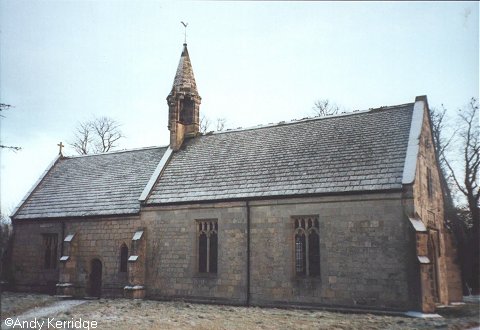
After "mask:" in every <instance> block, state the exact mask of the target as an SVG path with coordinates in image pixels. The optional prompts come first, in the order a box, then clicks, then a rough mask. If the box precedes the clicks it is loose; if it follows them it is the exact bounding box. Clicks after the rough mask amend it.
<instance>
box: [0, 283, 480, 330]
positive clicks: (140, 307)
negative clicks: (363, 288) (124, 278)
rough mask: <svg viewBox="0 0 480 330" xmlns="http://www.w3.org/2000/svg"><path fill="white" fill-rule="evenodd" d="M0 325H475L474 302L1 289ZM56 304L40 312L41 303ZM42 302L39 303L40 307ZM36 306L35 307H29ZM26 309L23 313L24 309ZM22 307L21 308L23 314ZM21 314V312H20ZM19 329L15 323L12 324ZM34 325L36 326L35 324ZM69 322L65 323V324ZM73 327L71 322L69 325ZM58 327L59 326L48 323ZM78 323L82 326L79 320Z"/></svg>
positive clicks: (270, 327) (233, 327)
mask: <svg viewBox="0 0 480 330" xmlns="http://www.w3.org/2000/svg"><path fill="white" fill-rule="evenodd" d="M1 303H2V306H1V307H2V329H3V328H4V327H5V321H6V319H7V318H9V317H10V318H12V319H13V320H15V319H16V318H17V317H18V319H19V320H20V321H24V319H23V316H24V317H25V318H28V319H30V320H31V319H33V318H35V317H37V321H38V322H41V321H45V325H44V327H42V329H47V322H48V319H50V320H52V319H54V320H53V321H52V323H51V324H54V322H55V321H72V320H73V321H75V320H79V319H80V318H81V319H82V321H88V322H90V323H89V325H90V329H93V326H92V325H93V323H92V322H93V321H96V322H97V327H96V328H97V329H119V330H123V329H125V330H126V329H471V328H474V327H478V326H479V325H480V323H479V305H478V304H465V305H462V306H458V307H449V308H443V309H441V310H440V311H439V313H440V314H441V315H442V316H443V318H436V319H418V318H409V317H403V316H385V315H373V314H352V313H348V314H347V313H334V312H326V311H319V310H297V309H276V308H257V307H250V308H246V307H233V306H217V305H202V304H191V303H185V302H181V301H176V302H159V301H151V300H127V299H99V300H88V301H85V302H80V301H78V302H76V303H75V304H76V306H75V304H72V306H68V307H67V308H62V306H64V305H66V304H67V301H60V300H58V299H56V298H54V297H51V296H47V295H40V294H25V293H10V292H6V293H3V294H2V300H1ZM55 305H57V306H59V307H56V308H52V309H50V310H49V311H48V315H44V314H45V313H42V311H43V312H45V309H46V306H55ZM41 306H43V307H41ZM35 307H37V308H36V309H34V308H35ZM25 312H27V313H25ZM22 313H24V314H22ZM22 315H23V316H22ZM13 328H17V329H20V327H13ZM37 328H39V327H37ZM67 328H68V327H67ZM73 328H74V327H73V326H71V327H70V329H73ZM50 329H59V327H50ZM83 329H86V323H84V327H83Z"/></svg>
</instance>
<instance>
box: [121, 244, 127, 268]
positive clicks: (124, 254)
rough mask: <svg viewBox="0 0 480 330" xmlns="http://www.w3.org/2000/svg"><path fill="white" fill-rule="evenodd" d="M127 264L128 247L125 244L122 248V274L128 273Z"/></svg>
mask: <svg viewBox="0 0 480 330" xmlns="http://www.w3.org/2000/svg"><path fill="white" fill-rule="evenodd" d="M127 263H128V247H127V245H126V244H125V243H123V244H122V246H121V247H120V272H121V273H126V272H127Z"/></svg>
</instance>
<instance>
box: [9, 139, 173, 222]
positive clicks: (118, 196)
mask: <svg viewBox="0 0 480 330" xmlns="http://www.w3.org/2000/svg"><path fill="white" fill-rule="evenodd" d="M166 150H167V147H155V148H144V149H137V150H130V151H121V152H112V153H106V154H100V155H91V156H77V157H62V158H60V159H59V160H58V161H57V162H56V163H55V165H54V166H53V167H52V168H51V169H50V171H49V172H48V173H47V174H46V176H45V177H44V178H43V180H42V181H41V182H40V184H39V185H38V186H37V187H36V189H34V191H33V193H31V194H30V196H29V197H28V198H27V201H26V202H24V203H23V205H21V206H20V208H19V209H18V211H17V212H16V214H15V215H14V218H15V219H31V218H51V217H74V216H89V215H115V214H135V213H138V212H139V211H140V203H139V201H138V198H139V196H140V194H141V193H142V191H143V189H144V187H145V185H146V184H147V182H148V181H149V179H150V177H151V175H152V173H153V172H154V170H155V168H156V166H157V164H158V163H159V162H160V159H161V158H162V156H163V154H164V153H165V151H166Z"/></svg>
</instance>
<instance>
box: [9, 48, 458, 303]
mask: <svg viewBox="0 0 480 330" xmlns="http://www.w3.org/2000/svg"><path fill="white" fill-rule="evenodd" d="M201 100H202V99H201V97H200V95H199V93H198V90H197V85H196V82H195V78H194V74H193V68H192V64H191V61H190V57H189V53H188V50H187V45H186V44H184V46H183V51H182V53H181V57H180V63H179V65H178V69H177V71H176V75H175V78H174V82H173V86H172V89H171V91H170V93H169V94H168V96H167V103H168V129H169V130H170V144H169V145H167V146H162V147H151V148H143V149H134V150H124V151H117V152H109V153H105V154H98V155H86V156H73V157H65V156H63V155H62V153H61V152H60V154H59V155H58V157H56V158H55V159H54V160H53V162H52V164H51V165H50V166H49V167H48V168H47V169H46V171H45V173H44V174H43V175H42V176H41V177H40V178H39V180H38V181H37V183H35V185H34V186H33V188H32V189H31V191H30V192H29V193H28V194H27V196H26V197H25V198H24V199H23V200H22V201H21V202H20V204H19V206H18V207H17V209H16V210H15V211H14V214H13V215H12V223H13V231H14V234H13V235H14V237H13V250H12V260H13V272H14V279H15V280H14V286H15V289H16V290H21V291H27V290H28V291H43V292H50V293H55V294H57V295H61V296H67V297H68V296H71V297H87V296H89V297H92V296H93V297H130V298H148V299H161V300H171V299H183V300H186V301H193V302H211V303H222V304H234V305H248V306H304V307H328V306H330V307H342V308H357V309H364V310H365V309H375V310H379V309H382V310H391V311H407V310H418V311H423V312H431V311H434V310H435V307H436V306H437V305H438V304H443V305H446V304H449V303H451V302H454V301H460V300H461V299H462V290H461V283H460V275H459V267H458V264H457V260H456V250H455V247H454V244H453V243H452V238H451V235H450V233H449V231H448V229H447V228H446V227H445V225H444V220H445V219H444V217H445V215H444V205H443V199H442V185H441V182H440V177H439V175H440V174H439V166H438V161H437V155H436V153H435V148H434V145H433V138H432V131H431V123H430V116H429V107H428V102H427V98H426V96H418V97H416V99H415V100H412V101H413V102H409V103H405V104H401V105H394V106H387V107H381V108H376V109H369V110H365V111H354V112H351V113H344V114H340V115H333V116H326V117H315V118H309V119H303V120H294V121H291V122H280V123H278V124H274V125H264V126H257V127H253V128H246V129H237V130H226V131H221V132H210V133H206V134H202V133H200V132H199V118H200V104H201Z"/></svg>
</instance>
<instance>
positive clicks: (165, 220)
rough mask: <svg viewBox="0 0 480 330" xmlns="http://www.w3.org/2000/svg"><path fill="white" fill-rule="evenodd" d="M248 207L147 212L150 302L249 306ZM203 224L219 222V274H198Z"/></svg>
mask: <svg viewBox="0 0 480 330" xmlns="http://www.w3.org/2000/svg"><path fill="white" fill-rule="evenodd" d="M244 205H245V203H219V204H209V205H189V206H175V207H161V208H148V209H144V210H143V211H142V222H143V224H144V226H145V227H146V228H148V231H149V233H148V240H147V267H146V268H147V272H146V283H147V293H146V294H147V297H150V298H155V299H183V298H186V299H190V300H196V301H205V302H208V301H214V302H226V303H232V304H244V302H245V299H246V268H247V267H246V246H247V241H246V212H245V208H244ZM199 220H217V223H218V272H217V274H209V273H199V272H198V266H197V265H198V259H197V258H198V257H197V256H198V247H197V246H198V244H197V243H198V237H197V234H198V230H197V224H198V221H199Z"/></svg>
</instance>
